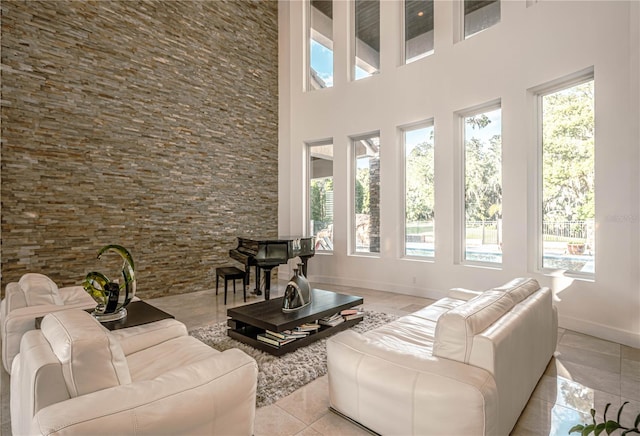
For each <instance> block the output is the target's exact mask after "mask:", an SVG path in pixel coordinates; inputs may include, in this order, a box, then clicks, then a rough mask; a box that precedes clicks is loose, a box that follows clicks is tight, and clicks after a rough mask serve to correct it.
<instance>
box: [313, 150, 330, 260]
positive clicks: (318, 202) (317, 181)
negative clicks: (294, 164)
mask: <svg viewBox="0 0 640 436" xmlns="http://www.w3.org/2000/svg"><path fill="white" fill-rule="evenodd" d="M307 147H308V156H309V185H308V186H309V232H310V233H311V234H312V235H314V236H315V237H316V250H321V251H322V250H327V251H331V250H333V144H332V143H330V142H323V143H316V144H309V145H308V146H307Z"/></svg>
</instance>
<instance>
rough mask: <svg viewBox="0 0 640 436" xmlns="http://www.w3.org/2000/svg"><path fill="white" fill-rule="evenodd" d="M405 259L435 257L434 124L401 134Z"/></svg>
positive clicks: (414, 128)
mask: <svg viewBox="0 0 640 436" xmlns="http://www.w3.org/2000/svg"><path fill="white" fill-rule="evenodd" d="M403 137H404V155H405V159H404V173H405V182H404V210H405V226H404V229H405V248H404V253H405V255H406V256H421V257H429V258H432V257H434V253H435V251H434V249H435V245H434V236H435V231H434V158H433V151H434V150H433V123H432V122H430V123H428V124H424V125H422V126H418V127H413V128H407V129H404V130H403Z"/></svg>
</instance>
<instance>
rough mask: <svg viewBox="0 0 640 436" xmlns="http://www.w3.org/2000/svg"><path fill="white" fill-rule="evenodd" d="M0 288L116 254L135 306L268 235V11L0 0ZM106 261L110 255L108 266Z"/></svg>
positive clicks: (207, 278) (233, 4) (271, 164)
mask: <svg viewBox="0 0 640 436" xmlns="http://www.w3.org/2000/svg"><path fill="white" fill-rule="evenodd" d="M1 8H2V40H1V42H2V78H1V79H2V155H1V164H2V165H1V166H2V168H1V177H2V185H1V188H2V289H3V291H4V286H5V285H6V283H8V282H9V281H15V280H18V279H19V278H20V276H21V275H22V274H24V273H26V272H41V273H44V274H47V275H49V276H50V277H51V278H52V279H53V280H55V281H56V282H57V283H58V284H59V285H60V286H68V285H75V284H80V283H81V281H82V279H83V278H84V276H85V275H86V273H87V272H89V271H91V270H98V271H102V272H105V271H106V270H109V268H111V266H112V264H113V263H114V262H115V265H116V267H115V268H114V270H117V269H118V266H119V265H120V259H119V258H118V256H117V255H115V254H110V255H105V256H104V257H103V259H101V260H100V261H98V260H97V259H96V254H97V252H98V250H99V249H100V248H101V247H102V246H104V245H106V244H112V243H113V244H120V245H123V246H125V247H127V248H128V249H129V250H130V251H131V254H132V255H133V258H134V260H135V262H136V273H137V278H138V295H139V296H141V297H144V298H149V297H155V296H160V295H166V294H177V293H184V292H193V291H199V290H203V289H210V288H212V287H214V286H215V267H216V266H221V265H224V264H233V261H231V259H230V258H229V257H228V250H229V249H230V248H234V247H235V246H236V239H235V238H236V236H237V235H264V236H266V237H275V236H277V201H278V198H277V195H278V191H277V147H278V136H277V122H278V114H277V108H278V106H277V105H278V95H277V85H278V79H277V71H278V70H277V67H278V64H277V63H278V48H277V40H278V37H277V2H276V1H248V0H230V1H221V0H215V1H149V2H147V1H98V2H84V1H78V2H75V1H43V2H36V1H22V2H18V1H12V0H7V1H2V4H1ZM110 256H113V257H110Z"/></svg>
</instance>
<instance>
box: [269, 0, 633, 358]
mask: <svg viewBox="0 0 640 436" xmlns="http://www.w3.org/2000/svg"><path fill="white" fill-rule="evenodd" d="M458 7H459V5H458V4H456V3H454V2H448V1H436V2H435V22H436V23H435V54H433V55H432V56H429V57H427V58H425V59H421V60H419V61H417V62H414V63H412V64H409V65H406V66H399V64H400V59H401V44H400V41H401V35H402V33H401V28H400V23H401V3H400V2H398V1H383V2H382V5H381V16H382V24H381V32H382V34H381V42H382V48H381V72H380V74H378V75H376V76H373V77H370V78H367V79H363V80H359V81H357V82H349V81H348V71H349V59H350V56H349V52H348V44H347V41H348V32H349V25H348V23H349V20H348V14H349V4H348V3H347V2H345V1H335V2H334V49H335V60H334V68H335V73H334V87H333V88H329V89H324V90H318V91H313V92H303V89H304V82H303V79H304V74H305V69H304V66H305V58H304V53H305V50H304V20H303V9H304V8H303V2H301V1H291V2H287V1H281V2H280V32H281V38H280V42H281V46H280V62H281V71H280V73H281V77H280V165H279V171H280V175H279V180H280V186H279V231H280V234H281V235H288V234H300V233H304V229H305V223H306V219H307V217H306V212H305V206H304V205H305V192H304V191H305V184H304V180H305V178H306V168H305V150H304V142H305V141H306V142H309V141H315V140H319V139H325V138H333V140H334V150H335V162H334V174H335V175H334V202H335V204H334V207H335V210H334V247H335V250H334V252H333V253H332V254H320V253H319V254H316V256H315V257H314V258H313V259H311V261H310V262H309V276H310V280H311V281H312V282H325V283H334V284H343V285H350V286H362V287H368V288H373V289H379V290H383V291H393V292H398V293H404V294H410V295H418V296H425V297H430V298H438V297H441V296H443V295H445V293H446V290H448V289H449V288H451V287H457V286H459V287H468V288H475V289H486V288H489V287H492V286H496V285H499V284H502V283H503V282H506V281H508V280H510V279H511V278H513V277H520V276H532V277H535V278H536V279H538V280H539V281H540V283H541V284H543V285H548V286H554V288H555V290H556V291H557V297H558V301H557V306H558V308H559V313H560V324H561V326H563V327H566V328H570V329H573V330H577V331H581V332H584V333H587V334H592V335H595V336H598V337H602V338H605V339H610V340H614V341H617V342H621V343H624V344H628V345H632V346H635V347H640V273H639V271H640V180H639V177H638V173H639V172H640V145H639V144H640V128H639V127H638V126H639V124H640V109H639V108H640V89H639V88H640V86H639V83H638V82H639V78H638V77H639V74H640V68H639V63H640V60H639V59H640V54H639V52H640V36H639V35H640V34H639V30H638V29H639V27H640V3H638V2H636V1H621V2H615V1H602V2H596V1H568V2H561V1H540V2H538V3H534V4H533V5H531V6H530V7H527V5H526V2H525V0H521V1H507V2H503V4H502V17H501V22H500V23H499V24H497V25H496V26H494V27H492V28H490V29H488V30H486V31H484V32H482V33H480V34H478V35H476V36H474V37H472V38H470V39H468V40H464V41H460V42H456V43H454V40H456V39H457V38H454V35H453V32H454V29H458V28H459V26H458V21H456V18H455V17H456V16H457V14H456V10H457V9H458ZM284 35H286V37H285V36H284ZM590 67H593V70H594V74H595V92H596V96H595V99H596V102H595V105H596V107H595V110H596V241H597V252H596V276H595V280H592V281H588V280H570V279H562V278H560V279H554V278H552V277H550V276H548V275H544V274H541V273H539V272H538V271H537V270H536V267H535V264H536V262H535V259H536V256H537V253H536V251H537V240H536V237H535V225H536V219H535V216H536V210H535V208H536V195H537V193H536V186H537V170H536V168H537V163H536V159H537V151H536V147H537V144H536V140H535V132H536V130H535V112H534V109H533V106H534V101H535V99H534V98H533V96H532V93H531V92H528V90H530V89H532V88H534V87H536V86H540V85H543V84H545V83H548V82H550V81H553V80H555V79H558V78H562V77H564V76H567V75H570V74H572V73H575V72H578V71H581V70H584V69H585V68H590ZM496 99H500V100H501V102H502V124H503V131H502V142H503V217H504V228H503V238H504V247H503V265H502V267H501V268H500V269H487V268H479V267H473V266H468V265H461V264H458V263H456V262H455V250H454V241H455V240H456V238H455V237H454V235H455V234H456V231H457V229H456V226H455V225H454V223H455V222H456V220H458V217H457V216H456V205H457V204H459V203H458V202H459V201H460V200H459V197H458V196H456V192H458V191H457V190H456V189H457V188H456V186H457V184H458V182H457V179H456V176H455V174H456V165H458V164H459V161H458V159H459V153H458V151H459V149H460V145H459V139H458V134H457V132H456V129H457V127H456V126H457V125H458V124H457V122H456V117H455V115H454V112H456V111H459V110H463V109H467V108H470V107H473V106H476V105H479V104H483V103H486V102H490V101H494V100H496ZM429 118H433V119H434V120H435V129H436V146H435V147H436V152H435V153H436V154H435V161H436V162H435V163H436V182H435V183H436V199H435V204H436V205H435V211H436V259H435V261H433V262H426V261H416V260H408V259H403V258H402V256H401V254H402V242H403V231H402V222H403V216H402V209H403V203H402V186H403V181H402V179H403V175H402V172H401V162H402V160H401V148H400V135H399V134H398V129H397V128H398V126H402V125H406V124H409V123H412V122H417V121H420V120H425V119H429ZM372 131H380V137H381V184H382V185H381V186H382V188H381V189H382V193H381V195H382V199H381V252H380V255H379V256H376V257H370V256H355V255H349V254H348V251H347V241H348V229H347V227H348V222H349V210H350V208H349V201H350V198H349V197H350V195H349V192H348V191H349V190H348V186H349V179H348V153H347V151H348V146H349V139H348V137H349V136H353V135H358V134H362V133H366V132H372ZM458 173H459V172H458ZM458 221H459V220H458ZM290 274H291V272H290V271H287V268H280V276H281V278H283V279H286V278H288V276H289V275H290Z"/></svg>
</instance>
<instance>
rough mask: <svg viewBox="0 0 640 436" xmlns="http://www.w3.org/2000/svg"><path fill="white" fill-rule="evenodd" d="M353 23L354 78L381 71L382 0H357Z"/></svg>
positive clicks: (358, 78) (357, 78)
mask: <svg viewBox="0 0 640 436" xmlns="http://www.w3.org/2000/svg"><path fill="white" fill-rule="evenodd" d="M354 8H355V10H354V23H353V31H354V33H353V34H354V38H353V54H354V57H353V78H354V80H360V79H363V78H365V77H369V76H371V75H373V74H377V73H378V72H379V71H380V1H379V0H355V3H354Z"/></svg>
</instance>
